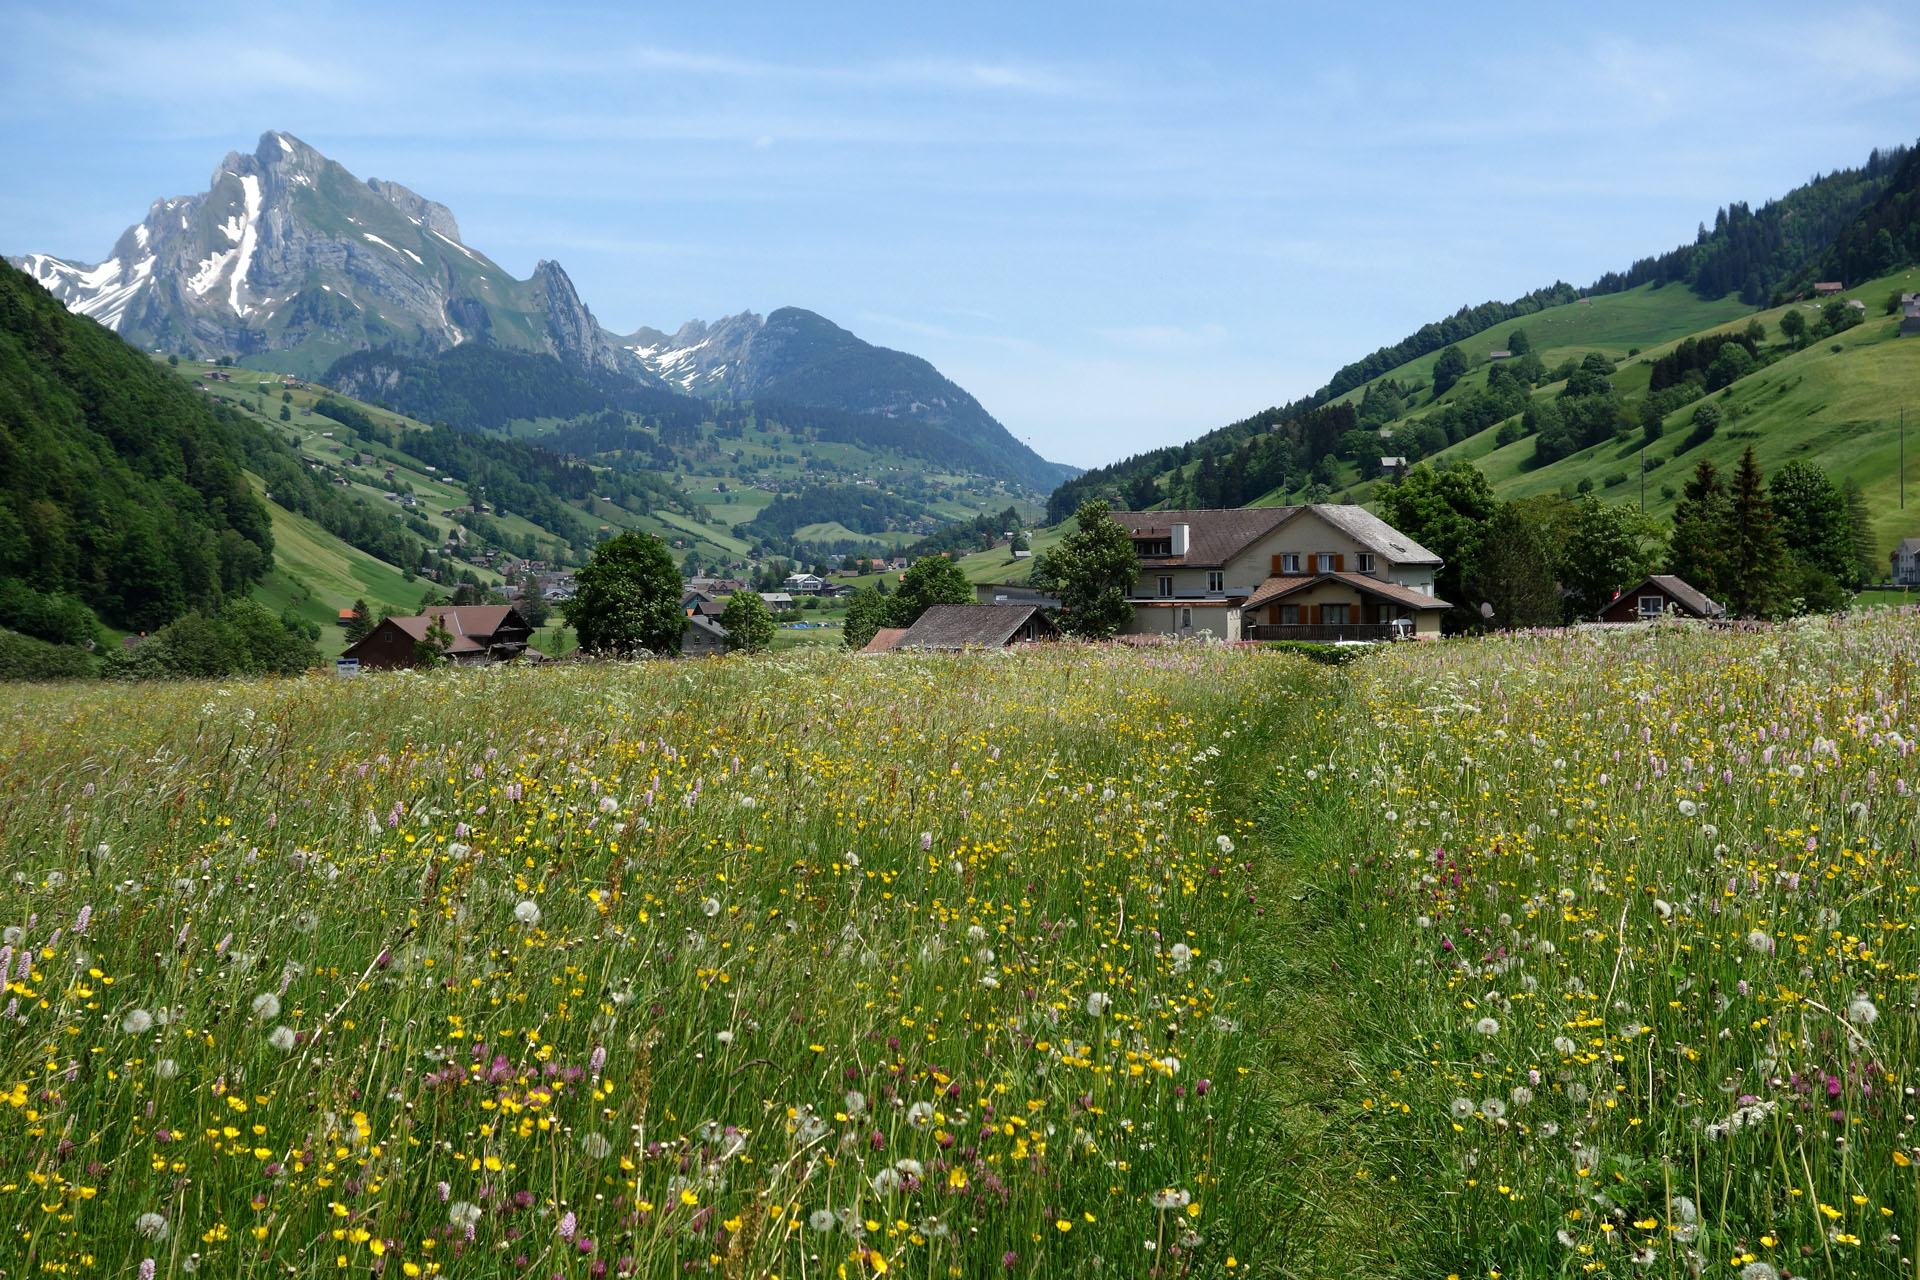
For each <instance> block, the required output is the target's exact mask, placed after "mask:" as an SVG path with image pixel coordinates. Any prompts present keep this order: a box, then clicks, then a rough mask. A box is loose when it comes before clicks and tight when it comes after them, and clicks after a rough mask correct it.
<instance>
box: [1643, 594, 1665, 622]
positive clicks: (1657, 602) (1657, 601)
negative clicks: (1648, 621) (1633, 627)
mask: <svg viewBox="0 0 1920 1280" xmlns="http://www.w3.org/2000/svg"><path fill="white" fill-rule="evenodd" d="M1666 610H1667V598H1666V597H1665V596H1641V597H1640V616H1641V617H1643V618H1653V617H1658V616H1659V615H1660V614H1662V613H1665V612H1666Z"/></svg>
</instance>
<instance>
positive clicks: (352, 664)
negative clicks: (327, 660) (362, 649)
mask: <svg viewBox="0 0 1920 1280" xmlns="http://www.w3.org/2000/svg"><path fill="white" fill-rule="evenodd" d="M333 673H334V674H335V675H337V676H339V677H340V678H341V679H342V680H349V679H352V678H353V677H354V676H357V675H359V674H360V659H358V658H335V659H334V660H333Z"/></svg>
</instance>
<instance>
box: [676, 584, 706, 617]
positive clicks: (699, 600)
mask: <svg viewBox="0 0 1920 1280" xmlns="http://www.w3.org/2000/svg"><path fill="white" fill-rule="evenodd" d="M712 600H713V596H712V595H710V594H709V593H707V592H705V591H702V590H700V589H699V588H698V587H688V588H687V589H686V590H684V591H682V592H681V593H680V607H681V608H682V609H683V610H686V611H688V612H691V611H692V609H693V606H695V605H697V604H708V603H710V602H711V601H712Z"/></svg>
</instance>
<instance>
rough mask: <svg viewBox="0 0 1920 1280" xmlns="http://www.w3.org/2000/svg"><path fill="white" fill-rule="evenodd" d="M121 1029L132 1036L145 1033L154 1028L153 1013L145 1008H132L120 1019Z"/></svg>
mask: <svg viewBox="0 0 1920 1280" xmlns="http://www.w3.org/2000/svg"><path fill="white" fill-rule="evenodd" d="M120 1029H121V1030H122V1031H124V1032H126V1033H127V1034H128V1035H130V1036H139V1035H145V1034H146V1033H147V1032H148V1031H151V1030H152V1029H153V1015H152V1014H150V1013H148V1012H147V1011H146V1010H145V1009H130V1010H128V1011H127V1016H126V1017H124V1018H122V1019H120Z"/></svg>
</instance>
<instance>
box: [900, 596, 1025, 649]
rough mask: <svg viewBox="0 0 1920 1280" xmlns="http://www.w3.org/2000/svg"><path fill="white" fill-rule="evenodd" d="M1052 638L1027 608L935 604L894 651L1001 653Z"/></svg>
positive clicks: (1021, 606)
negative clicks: (1012, 647) (965, 650)
mask: <svg viewBox="0 0 1920 1280" xmlns="http://www.w3.org/2000/svg"><path fill="white" fill-rule="evenodd" d="M1053 638H1054V630H1053V625H1052V624H1051V623H1049V622H1048V621H1047V619H1046V615H1044V614H1042V613H1041V612H1040V610H1039V609H1037V608H1035V607H1034V606H1033V605H1030V604H999V605H996V604H936V605H934V606H933V607H932V608H930V609H928V610H927V611H926V612H925V613H923V614H921V615H920V620H919V621H918V622H916V623H914V624H913V625H912V626H911V627H908V628H907V633H906V634H905V635H903V636H901V637H900V639H899V640H898V641H897V642H896V643H895V645H894V648H895V649H896V650H898V651H905V650H907V649H935V650H949V651H950V650H956V649H1002V648H1005V647H1006V646H1008V645H1013V644H1032V643H1034V642H1036V641H1040V640H1051V639H1053Z"/></svg>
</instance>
